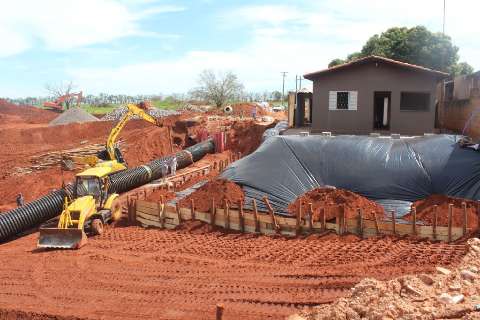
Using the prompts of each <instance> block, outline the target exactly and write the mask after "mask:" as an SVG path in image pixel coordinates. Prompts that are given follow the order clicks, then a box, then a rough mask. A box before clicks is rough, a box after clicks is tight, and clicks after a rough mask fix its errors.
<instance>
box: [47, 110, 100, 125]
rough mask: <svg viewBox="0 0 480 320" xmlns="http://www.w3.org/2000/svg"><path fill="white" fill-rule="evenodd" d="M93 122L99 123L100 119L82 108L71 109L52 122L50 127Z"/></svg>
mask: <svg viewBox="0 0 480 320" xmlns="http://www.w3.org/2000/svg"><path fill="white" fill-rule="evenodd" d="M92 121H98V119H97V118H96V117H95V116H92V115H91V114H90V113H88V112H87V111H85V110H83V109H81V108H70V109H68V110H67V111H65V112H63V113H62V114H61V115H59V116H58V117H56V118H55V119H53V120H52V121H50V123H49V124H48V125H49V126H58V125H63V124H69V123H84V122H92Z"/></svg>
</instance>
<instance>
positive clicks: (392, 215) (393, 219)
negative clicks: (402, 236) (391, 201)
mask: <svg viewBox="0 0 480 320" xmlns="http://www.w3.org/2000/svg"><path fill="white" fill-rule="evenodd" d="M390 213H391V218H392V233H393V234H397V230H396V225H395V211H391V212H390Z"/></svg>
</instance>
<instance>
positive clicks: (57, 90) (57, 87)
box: [45, 81, 76, 110]
mask: <svg viewBox="0 0 480 320" xmlns="http://www.w3.org/2000/svg"><path fill="white" fill-rule="evenodd" d="M74 88H76V85H74V84H73V82H72V81H69V82H60V83H57V84H52V83H47V84H46V85H45V89H46V90H47V91H48V92H49V93H50V95H52V96H53V97H54V98H55V99H58V98H60V97H61V96H65V95H68V94H70V93H72V90H73V89H74ZM72 103H73V98H69V99H66V100H65V102H64V104H65V109H67V110H68V109H69V108H70V106H71V105H72Z"/></svg>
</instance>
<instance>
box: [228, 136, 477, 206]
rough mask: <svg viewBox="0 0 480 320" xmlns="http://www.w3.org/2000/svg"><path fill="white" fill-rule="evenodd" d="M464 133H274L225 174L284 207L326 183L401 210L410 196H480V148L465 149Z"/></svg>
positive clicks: (249, 192)
mask: <svg viewBox="0 0 480 320" xmlns="http://www.w3.org/2000/svg"><path fill="white" fill-rule="evenodd" d="M458 138H459V136H453V135H432V136H424V137H414V138H402V139H391V138H385V137H370V136H335V137H326V136H306V137H302V136H275V137H271V138H269V139H267V140H266V141H265V142H264V143H263V144H262V145H261V146H260V147H259V149H258V150H257V151H255V152H254V153H252V154H251V155H249V156H247V157H245V158H243V159H241V160H239V161H236V162H234V163H233V164H231V165H230V166H229V167H228V168H227V169H226V170H225V172H224V173H223V174H222V177H223V178H226V179H229V180H232V181H234V182H236V183H238V184H240V185H242V186H243V189H244V191H245V193H246V196H247V199H252V198H255V199H257V200H261V199H262V197H263V196H268V198H269V200H270V202H271V203H272V206H273V207H274V208H275V209H276V210H277V211H278V212H279V213H285V212H286V207H287V206H288V204H289V203H291V202H292V201H294V200H295V199H296V198H297V197H298V196H299V195H301V194H303V193H305V192H307V191H309V190H311V189H314V188H316V187H319V186H325V185H329V186H335V187H337V188H343V189H347V190H351V191H353V192H356V193H358V194H360V195H362V196H365V197H367V198H369V199H372V200H375V201H378V202H379V203H381V204H383V205H384V206H385V204H387V205H386V206H388V204H389V205H390V206H392V205H393V206H394V207H396V209H397V210H399V211H402V209H401V208H399V207H398V204H399V203H400V204H401V205H400V207H401V206H402V204H403V207H404V210H405V208H408V204H409V202H412V201H415V200H418V199H422V198H426V197H428V196H429V195H431V194H445V195H449V196H455V197H462V198H467V199H475V200H478V199H480V153H479V152H476V151H473V150H469V149H463V148H460V147H459V146H458V144H457V143H456V141H457V140H458ZM260 203H261V202H260ZM406 204H407V206H405V205H406ZM246 205H248V201H247V202H246Z"/></svg>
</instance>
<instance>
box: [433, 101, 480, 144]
mask: <svg viewBox="0 0 480 320" xmlns="http://www.w3.org/2000/svg"><path fill="white" fill-rule="evenodd" d="M467 122H469V123H468V126H466V124H467ZM441 123H442V126H443V128H444V129H448V130H451V131H454V132H456V133H462V132H463V130H464V128H465V127H466V130H465V132H464V134H465V135H467V136H470V137H472V138H473V139H475V140H478V139H480V97H478V96H477V97H471V98H470V99H468V100H463V101H457V100H454V101H451V102H448V103H446V105H445V107H443V112H442V119H441Z"/></svg>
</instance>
